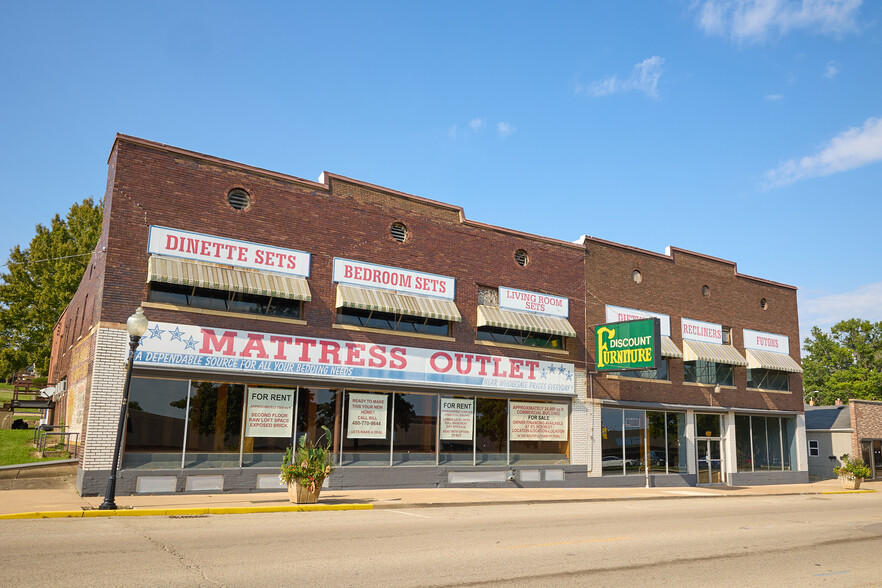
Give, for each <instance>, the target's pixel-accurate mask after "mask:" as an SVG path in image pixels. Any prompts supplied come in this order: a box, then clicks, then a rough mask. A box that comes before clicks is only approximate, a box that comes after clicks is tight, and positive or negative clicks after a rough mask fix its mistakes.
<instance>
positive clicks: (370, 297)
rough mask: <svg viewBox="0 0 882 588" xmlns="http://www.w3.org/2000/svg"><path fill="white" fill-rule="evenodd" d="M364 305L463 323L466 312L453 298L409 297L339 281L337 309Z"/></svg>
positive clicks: (373, 308) (362, 308) (385, 310)
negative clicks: (463, 314)
mask: <svg viewBox="0 0 882 588" xmlns="http://www.w3.org/2000/svg"><path fill="white" fill-rule="evenodd" d="M341 307H346V308H360V309H361V310H374V311H378V312H391V313H395V314H407V315H410V316H423V317H426V318H433V319H441V320H445V321H454V322H459V321H461V320H462V315H460V314H459V309H457V308H456V303H455V302H453V300H445V299H443V298H430V297H428V296H409V295H407V294H399V293H398V292H393V291H391V290H376V289H374V288H359V287H358V286H349V285H347V284H337V308H341Z"/></svg>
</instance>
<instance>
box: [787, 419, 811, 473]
mask: <svg viewBox="0 0 882 588" xmlns="http://www.w3.org/2000/svg"><path fill="white" fill-rule="evenodd" d="M795 434H796V439H794V440H793V442H794V443H796V465H797V468H796V469H797V471H800V472H807V471H808V441H806V438H805V414H804V413H803V414H798V415H796V433H795ZM791 467H793V466H791Z"/></svg>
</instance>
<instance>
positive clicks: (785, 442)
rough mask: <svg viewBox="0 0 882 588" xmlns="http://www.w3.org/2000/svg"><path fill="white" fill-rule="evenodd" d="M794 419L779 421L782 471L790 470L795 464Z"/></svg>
mask: <svg viewBox="0 0 882 588" xmlns="http://www.w3.org/2000/svg"><path fill="white" fill-rule="evenodd" d="M795 440H796V419H793V418H782V419H781V442H782V446H781V455H783V456H784V469H785V470H792V469H793V464H794V463H795V462H796V443H795V442H794V441H795Z"/></svg>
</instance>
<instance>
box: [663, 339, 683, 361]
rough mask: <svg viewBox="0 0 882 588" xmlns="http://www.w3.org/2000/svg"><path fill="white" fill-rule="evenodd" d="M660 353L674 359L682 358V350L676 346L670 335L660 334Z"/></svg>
mask: <svg viewBox="0 0 882 588" xmlns="http://www.w3.org/2000/svg"><path fill="white" fill-rule="evenodd" d="M661 354H662V357H674V358H676V359H682V358H683V352H682V351H680V350H679V349H678V348H677V344H676V343H674V340H673V339H671V338H670V337H665V336H664V335H662V338H661Z"/></svg>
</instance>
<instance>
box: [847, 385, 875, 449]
mask: <svg viewBox="0 0 882 588" xmlns="http://www.w3.org/2000/svg"><path fill="white" fill-rule="evenodd" d="M848 407H849V410H850V417H851V428H852V430H853V431H854V433H852V435H851V455H853V456H855V457H860V456H861V440H863V439H882V402H873V401H870V400H854V399H852V400H849V401H848Z"/></svg>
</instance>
